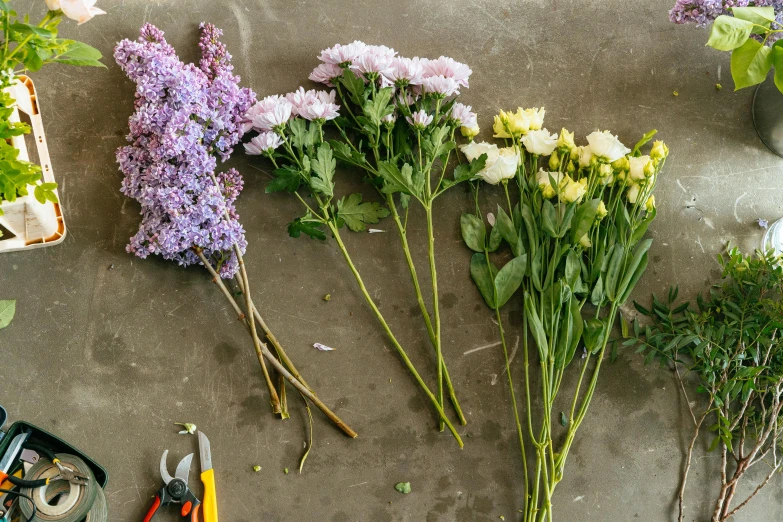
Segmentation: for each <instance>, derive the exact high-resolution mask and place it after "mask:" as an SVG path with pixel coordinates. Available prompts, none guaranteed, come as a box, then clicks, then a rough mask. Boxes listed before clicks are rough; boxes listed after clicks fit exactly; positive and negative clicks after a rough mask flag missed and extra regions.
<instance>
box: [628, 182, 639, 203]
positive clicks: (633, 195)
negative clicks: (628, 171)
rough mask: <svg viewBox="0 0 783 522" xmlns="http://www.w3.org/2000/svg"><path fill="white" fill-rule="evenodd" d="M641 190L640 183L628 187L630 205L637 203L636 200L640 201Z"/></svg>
mask: <svg viewBox="0 0 783 522" xmlns="http://www.w3.org/2000/svg"><path fill="white" fill-rule="evenodd" d="M640 190H641V187H640V186H639V184H638V183H634V184H633V185H631V186H630V187H628V192H627V193H626V195H625V196H626V198H628V203H636V200H637V199H639V191H640Z"/></svg>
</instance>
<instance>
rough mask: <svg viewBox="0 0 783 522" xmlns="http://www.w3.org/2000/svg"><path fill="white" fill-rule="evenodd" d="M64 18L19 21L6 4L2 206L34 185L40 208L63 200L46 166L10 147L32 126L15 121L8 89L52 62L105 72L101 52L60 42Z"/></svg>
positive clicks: (0, 4)
mask: <svg viewBox="0 0 783 522" xmlns="http://www.w3.org/2000/svg"><path fill="white" fill-rule="evenodd" d="M62 18H63V13H62V11H60V10H56V11H48V12H47V13H46V15H44V17H43V19H42V20H41V21H40V22H39V23H38V24H32V23H30V17H29V16H28V15H24V16H19V15H18V14H17V13H16V11H14V10H13V9H11V5H10V1H8V0H0V24H2V25H1V28H2V40H1V41H0V203H2V202H3V201H15V200H16V198H17V197H20V196H26V195H27V194H28V190H29V188H28V187H30V186H33V187H34V189H33V194H34V196H35V198H36V199H37V200H38V201H39V202H40V203H45V202H46V201H52V202H56V201H57V196H56V195H55V193H54V190H55V189H56V188H57V184H55V183H42V182H41V178H42V176H41V168H40V166H38V165H34V164H32V163H30V162H29V161H24V160H21V159H19V151H18V150H17V149H16V148H14V147H13V146H12V145H11V143H10V140H11V138H13V137H15V136H21V135H24V134H29V133H30V127H29V125H27V124H24V123H20V122H12V121H11V116H12V114H13V112H14V105H15V100H14V98H13V97H12V96H11V95H10V94H9V93H8V92H7V89H8V88H10V87H12V86H13V85H14V83H15V81H16V79H17V77H18V75H19V74H21V73H25V72H36V71H38V70H40V69H41V67H43V66H44V65H45V64H49V63H60V64H66V65H80V66H90V67H104V65H103V64H102V63H101V62H100V59H101V53H100V51H98V50H97V49H95V48H93V47H91V46H89V45H87V44H84V43H82V42H77V41H75V40H69V39H65V38H58V37H57V32H58V26H59V24H60V22H61V21H62ZM0 213H2V210H0Z"/></svg>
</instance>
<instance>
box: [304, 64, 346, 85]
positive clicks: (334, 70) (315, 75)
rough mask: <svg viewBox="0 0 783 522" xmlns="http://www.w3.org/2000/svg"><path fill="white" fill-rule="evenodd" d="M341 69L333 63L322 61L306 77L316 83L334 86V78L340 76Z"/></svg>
mask: <svg viewBox="0 0 783 522" xmlns="http://www.w3.org/2000/svg"><path fill="white" fill-rule="evenodd" d="M342 74H343V70H342V68H341V67H340V66H339V65H335V64H333V63H322V64H320V65H319V66H318V67H316V68H315V69H313V72H311V73H310V76H309V77H308V78H309V79H310V80H311V81H314V82H316V83H323V84H325V85H328V86H329V87H334V79H335V78H339V77H340V76H342Z"/></svg>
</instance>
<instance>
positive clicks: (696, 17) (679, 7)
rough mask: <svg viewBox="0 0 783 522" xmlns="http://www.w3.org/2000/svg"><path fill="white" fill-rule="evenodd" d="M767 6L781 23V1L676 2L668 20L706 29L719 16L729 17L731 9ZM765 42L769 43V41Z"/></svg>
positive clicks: (706, 0) (713, 0) (782, 20)
mask: <svg viewBox="0 0 783 522" xmlns="http://www.w3.org/2000/svg"><path fill="white" fill-rule="evenodd" d="M767 6H772V7H774V8H775V18H776V19H777V21H778V22H783V16H782V15H783V0H677V3H676V4H674V7H672V9H671V10H670V11H669V19H670V20H671V21H672V22H674V23H676V24H696V25H698V26H699V27H706V26H707V25H709V24H711V23H712V22H713V21H714V20H715V19H716V18H717V17H719V16H720V15H730V14H731V11H730V9H731V8H732V7H767ZM779 10H780V11H779ZM771 40H772V41H774V40H777V36H776V35H771ZM767 42H768V43H771V42H770V39H768V40H767Z"/></svg>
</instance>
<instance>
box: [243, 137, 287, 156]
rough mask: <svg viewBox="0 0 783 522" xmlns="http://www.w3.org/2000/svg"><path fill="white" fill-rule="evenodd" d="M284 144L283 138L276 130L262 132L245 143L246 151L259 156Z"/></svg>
mask: <svg viewBox="0 0 783 522" xmlns="http://www.w3.org/2000/svg"><path fill="white" fill-rule="evenodd" d="M282 144H283V140H282V139H281V138H280V136H279V135H278V134H277V133H276V132H262V133H261V134H259V135H258V136H256V137H254V138H253V139H252V140H250V142H249V143H245V153H246V154H249V155H250V156H258V155H260V154H264V153H265V152H268V151H270V150H275V149H276V148H278V147H279V146H280V145H282Z"/></svg>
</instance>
